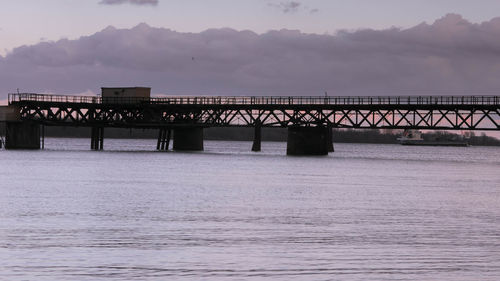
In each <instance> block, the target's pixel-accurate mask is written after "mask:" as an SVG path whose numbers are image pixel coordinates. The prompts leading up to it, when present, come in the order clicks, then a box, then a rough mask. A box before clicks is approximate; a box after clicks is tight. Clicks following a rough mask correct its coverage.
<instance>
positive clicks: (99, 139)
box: [90, 127, 104, 150]
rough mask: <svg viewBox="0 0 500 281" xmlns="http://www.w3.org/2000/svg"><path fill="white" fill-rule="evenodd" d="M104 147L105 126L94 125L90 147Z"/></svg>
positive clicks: (93, 148) (97, 148) (99, 148)
mask: <svg viewBox="0 0 500 281" xmlns="http://www.w3.org/2000/svg"><path fill="white" fill-rule="evenodd" d="M103 148H104V127H92V130H91V131H90V149H92V150H102V149H103Z"/></svg>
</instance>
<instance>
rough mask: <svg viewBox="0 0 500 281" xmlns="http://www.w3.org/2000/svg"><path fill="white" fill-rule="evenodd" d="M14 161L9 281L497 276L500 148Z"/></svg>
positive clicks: (2, 176) (141, 152)
mask: <svg viewBox="0 0 500 281" xmlns="http://www.w3.org/2000/svg"><path fill="white" fill-rule="evenodd" d="M89 144H90V141H89V140H87V139H47V140H46V150H45V151H5V150H2V151H0V280H100V279H107V280H252V279H253V280H265V279H268V280H499V278H500V148H493V147H469V148H461V147H405V146H398V145H367V144H336V145H335V149H336V152H335V153H333V154H330V155H329V156H327V157H287V156H285V146H286V144H284V143H263V151H262V152H260V153H252V152H250V151H249V150H250V147H251V143H248V142H209V141H207V142H206V143H205V146H206V151H204V152H199V153H179V152H156V151H154V149H155V146H156V143H155V141H154V140H111V139H106V140H105V151H102V152H94V151H90V150H89Z"/></svg>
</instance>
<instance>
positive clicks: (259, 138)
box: [252, 121, 262, 152]
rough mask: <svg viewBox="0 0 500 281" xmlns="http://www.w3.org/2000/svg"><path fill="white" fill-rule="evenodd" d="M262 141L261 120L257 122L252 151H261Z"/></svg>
mask: <svg viewBox="0 0 500 281" xmlns="http://www.w3.org/2000/svg"><path fill="white" fill-rule="evenodd" d="M261 142H262V127H261V124H260V121H256V122H255V131H254V135H253V144H252V151H255V152H257V151H260V144H261Z"/></svg>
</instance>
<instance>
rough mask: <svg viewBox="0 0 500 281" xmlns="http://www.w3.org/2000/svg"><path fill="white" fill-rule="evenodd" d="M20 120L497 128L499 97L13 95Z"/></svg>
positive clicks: (96, 123) (123, 124)
mask: <svg viewBox="0 0 500 281" xmlns="http://www.w3.org/2000/svg"><path fill="white" fill-rule="evenodd" d="M9 105H11V106H16V107H18V108H19V112H20V114H21V119H22V120H32V121H36V122H40V123H42V124H45V125H59V126H105V127H127V128H133V127H136V128H158V127H175V126H187V125H195V126H206V127H215V126H255V125H260V126H264V127H288V126H292V125H300V126H329V127H333V128H386V129H439V130H450V129H451V130H500V97H499V96H420V97H416V96H409V97H408V96H406V97H282V96H261V97H206V96H197V97H159V98H147V99H145V98H118V99H109V98H108V99H105V100H103V99H102V98H100V97H83V96H55V95H41V94H10V95H9Z"/></svg>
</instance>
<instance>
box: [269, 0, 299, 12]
mask: <svg viewBox="0 0 500 281" xmlns="http://www.w3.org/2000/svg"><path fill="white" fill-rule="evenodd" d="M268 5H269V6H271V7H274V8H277V9H279V10H281V11H282V12H283V13H285V14H287V13H294V12H297V11H298V10H299V8H300V6H301V5H302V4H301V3H300V2H296V1H287V2H279V3H269V4H268Z"/></svg>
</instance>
